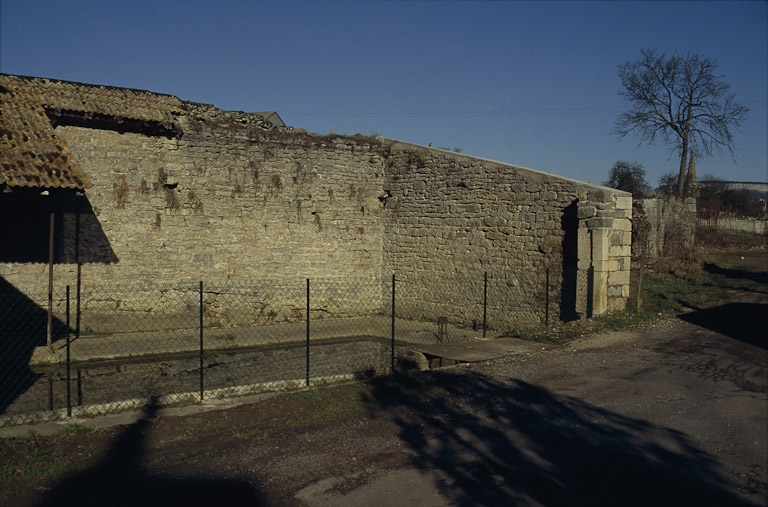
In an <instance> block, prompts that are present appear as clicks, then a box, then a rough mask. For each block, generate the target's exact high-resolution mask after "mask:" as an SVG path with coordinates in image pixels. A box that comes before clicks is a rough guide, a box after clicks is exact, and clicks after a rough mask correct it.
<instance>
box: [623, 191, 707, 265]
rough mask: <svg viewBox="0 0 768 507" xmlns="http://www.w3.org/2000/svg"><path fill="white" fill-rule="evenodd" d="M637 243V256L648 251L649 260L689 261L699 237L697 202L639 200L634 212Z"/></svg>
mask: <svg viewBox="0 0 768 507" xmlns="http://www.w3.org/2000/svg"><path fill="white" fill-rule="evenodd" d="M633 221H634V223H635V235H636V240H635V241H634V242H633V254H634V255H636V256H639V255H641V254H642V253H643V249H645V255H646V258H647V259H659V258H661V257H676V258H687V257H689V256H690V255H691V254H692V253H693V247H694V241H695V235H696V223H697V219H696V199H694V198H686V199H678V198H677V197H674V196H668V197H665V198H654V199H639V200H637V201H636V205H635V208H634V212H633Z"/></svg>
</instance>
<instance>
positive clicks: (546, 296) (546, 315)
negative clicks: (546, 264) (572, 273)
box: [544, 268, 549, 327]
mask: <svg viewBox="0 0 768 507" xmlns="http://www.w3.org/2000/svg"><path fill="white" fill-rule="evenodd" d="M546 280H547V281H546V284H547V286H546V288H545V291H546V295H545V296H544V300H545V303H544V304H545V305H546V307H545V308H544V325H545V326H546V327H549V268H547V276H546Z"/></svg>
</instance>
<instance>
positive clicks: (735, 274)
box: [703, 262, 768, 283]
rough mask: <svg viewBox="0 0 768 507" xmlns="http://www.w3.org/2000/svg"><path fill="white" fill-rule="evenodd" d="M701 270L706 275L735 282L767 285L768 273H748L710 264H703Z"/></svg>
mask: <svg viewBox="0 0 768 507" xmlns="http://www.w3.org/2000/svg"><path fill="white" fill-rule="evenodd" d="M703 269H704V271H706V272H707V273H712V274H713V275H720V276H725V277H728V278H733V279H736V280H750V281H752V282H757V283H768V273H766V272H764V271H748V270H746V269H728V268H722V267H720V266H718V265H717V264H713V263H711V262H706V263H704V266H703Z"/></svg>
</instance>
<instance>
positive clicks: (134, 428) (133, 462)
mask: <svg viewBox="0 0 768 507" xmlns="http://www.w3.org/2000/svg"><path fill="white" fill-rule="evenodd" d="M157 408H158V407H157V405H156V403H155V402H154V401H152V402H150V404H149V405H148V406H147V408H146V409H145V412H144V414H143V417H142V418H141V419H140V420H139V421H137V422H136V423H134V424H132V425H130V426H129V427H128V428H127V429H126V430H125V431H124V432H123V433H122V434H121V435H120V436H119V437H118V438H117V439H116V440H115V442H114V444H113V445H112V447H111V448H110V449H109V451H108V452H107V454H106V456H105V457H104V459H103V460H102V461H101V462H100V463H97V464H96V465H95V466H94V467H93V468H91V469H90V470H87V471H85V472H83V473H80V474H78V475H76V476H74V477H71V478H68V479H64V480H63V481H62V482H61V483H60V484H58V485H57V486H56V487H54V488H53V489H52V490H51V491H49V492H47V493H46V495H45V496H44V497H43V501H42V502H41V503H40V505H43V506H54V505H55V506H63V505H79V506H91V505H113V506H128V505H131V506H142V507H151V506H168V505H184V506H195V505H201V506H202V505H206V506H208V505H248V506H258V505H265V502H264V500H263V495H262V494H261V492H260V491H256V490H255V489H254V487H253V485H251V484H249V483H247V482H245V481H237V480H230V479H220V478H209V477H183V478H175V477H160V476H156V475H153V474H150V473H148V472H146V471H145V470H144V469H143V466H142V465H143V456H144V449H145V431H146V429H147V426H148V421H149V420H150V419H152V418H153V417H154V415H155V413H156V411H157Z"/></svg>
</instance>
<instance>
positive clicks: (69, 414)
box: [66, 285, 72, 417]
mask: <svg viewBox="0 0 768 507" xmlns="http://www.w3.org/2000/svg"><path fill="white" fill-rule="evenodd" d="M66 333H67V336H66V338H67V417H72V386H71V384H70V382H71V379H70V376H71V362H70V355H69V337H70V333H69V285H67V330H66Z"/></svg>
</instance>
